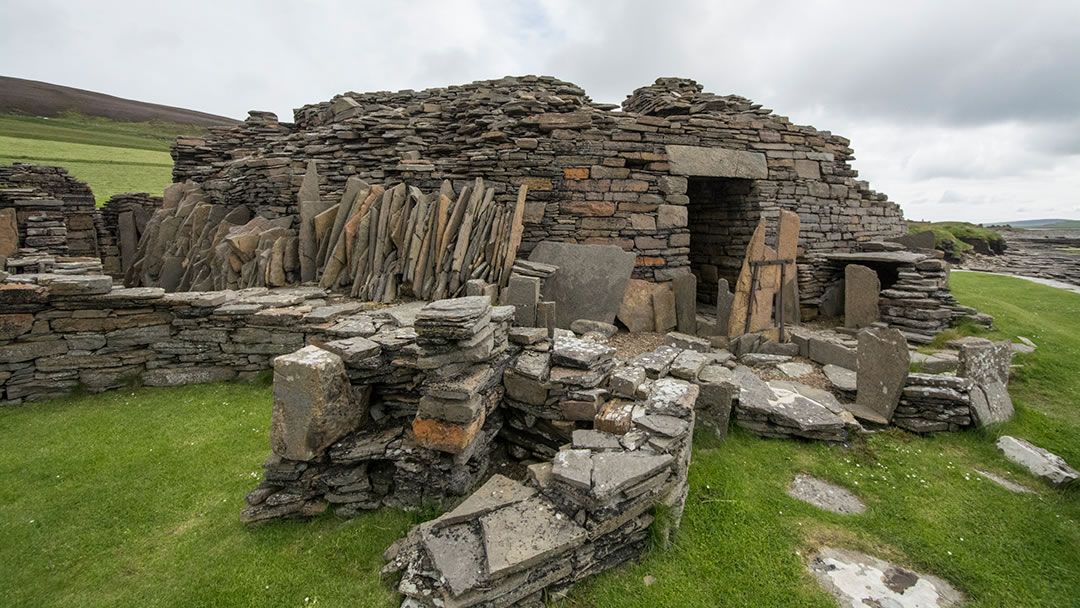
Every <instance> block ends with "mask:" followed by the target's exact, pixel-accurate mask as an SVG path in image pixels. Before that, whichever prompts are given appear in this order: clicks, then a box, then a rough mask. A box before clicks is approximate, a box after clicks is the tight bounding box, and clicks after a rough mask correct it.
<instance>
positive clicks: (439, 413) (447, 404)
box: [417, 393, 484, 425]
mask: <svg viewBox="0 0 1080 608" xmlns="http://www.w3.org/2000/svg"><path fill="white" fill-rule="evenodd" d="M483 411H484V404H483V400H482V399H481V397H480V394H479V393H473V394H471V395H469V396H468V397H466V398H465V399H444V398H441V397H434V396H432V395H424V396H423V397H420V406H419V409H418V410H417V416H419V417H421V418H428V419H435V420H441V421H443V422H453V423H455V424H460V425H466V424H469V423H471V422H473V421H474V420H476V419H477V418H478V417H479V416H480V414H481V413H482V412H483Z"/></svg>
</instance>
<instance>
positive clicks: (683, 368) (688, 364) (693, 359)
mask: <svg viewBox="0 0 1080 608" xmlns="http://www.w3.org/2000/svg"><path fill="white" fill-rule="evenodd" d="M709 361H710V357H708V356H706V355H703V354H701V353H699V352H697V351H693V350H684V351H682V352H681V353H679V355H678V356H677V357H675V360H674V361H673V362H672V363H671V375H672V376H675V377H676V378H682V379H683V380H694V379H695V378H697V375H698V373H699V372H701V370H702V368H704V367H705V365H706V364H707V363H709Z"/></svg>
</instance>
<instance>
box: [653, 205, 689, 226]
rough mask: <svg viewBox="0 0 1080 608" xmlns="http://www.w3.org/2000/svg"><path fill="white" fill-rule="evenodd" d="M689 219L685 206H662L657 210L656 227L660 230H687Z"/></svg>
mask: <svg viewBox="0 0 1080 608" xmlns="http://www.w3.org/2000/svg"><path fill="white" fill-rule="evenodd" d="M688 217H689V216H688V214H687V210H686V207H685V206H683V205H660V206H659V207H657V209H656V227H657V229H660V230H664V229H667V228H685V227H686V224H687V218H688Z"/></svg>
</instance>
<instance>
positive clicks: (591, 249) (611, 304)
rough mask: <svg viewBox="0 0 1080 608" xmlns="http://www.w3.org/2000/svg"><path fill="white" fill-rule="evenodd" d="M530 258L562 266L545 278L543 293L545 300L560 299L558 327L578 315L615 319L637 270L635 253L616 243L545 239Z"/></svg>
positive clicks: (610, 321) (586, 317)
mask: <svg viewBox="0 0 1080 608" xmlns="http://www.w3.org/2000/svg"><path fill="white" fill-rule="evenodd" d="M529 261H531V262H542V263H544V264H552V265H554V266H558V267H559V271H558V272H556V273H555V274H553V275H551V276H550V277H549V278H548V279H547V280H546V281H544V285H543V294H542V296H543V299H544V301H547V302H556V303H558V309H557V310H556V317H555V323H556V325H557V326H558V327H561V328H563V329H566V328H569V327H570V324H571V323H573V322H574V321H576V320H578V319H592V320H593V321H603V322H604V323H614V322H615V314H616V313H618V311H619V305H620V304H621V303H622V300H623V294H624V293H625V292H626V284H627V282H628V281H629V280H630V273H631V272H633V270H634V254H633V253H630V252H626V251H623V250H622V248H621V247H616V246H614V245H576V244H573V243H556V242H553V241H544V242H542V243H540V244H539V245H537V246H536V248H535V249H533V250H532V253H530V254H529Z"/></svg>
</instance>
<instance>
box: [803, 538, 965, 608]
mask: <svg viewBox="0 0 1080 608" xmlns="http://www.w3.org/2000/svg"><path fill="white" fill-rule="evenodd" d="M807 569H808V570H809V571H810V574H812V575H814V578H816V579H817V581H818V583H819V584H820V585H821V586H822V587H823V588H824V589H825V590H826V591H828V592H829V593H830V594H831V595H832V596H833V597H834V598H836V601H837V602H839V604H840V605H841V606H843V607H844V608H864V607H868V606H876V607H880V608H884V607H886V606H887V607H889V608H946V607H947V606H956V605H958V604H960V603H961V602H963V601H964V595H963V594H962V593H960V591H958V590H957V589H956V588H955V587H953V586H952V585H951V584H949V583H948V582H947V581H945V580H943V579H940V578H938V577H936V576H931V575H928V574H920V573H918V572H912V571H910V570H905V569H904V568H901V567H899V566H896V565H895V564H891V563H889V562H886V561H884V560H880V559H878V558H876V557H873V556H870V555H866V554H865V553H859V552H857V551H848V550H845V549H833V548H831V547H824V548H822V549H819V550H818V551H817V552H816V553H815V554H814V556H813V557H812V558H811V560H810V563H809V564H808V566H807Z"/></svg>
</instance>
